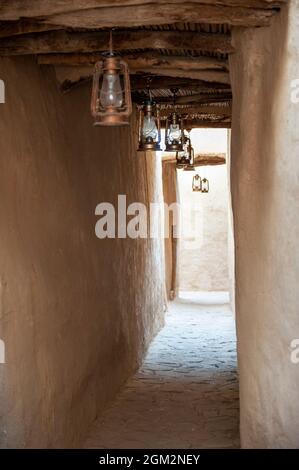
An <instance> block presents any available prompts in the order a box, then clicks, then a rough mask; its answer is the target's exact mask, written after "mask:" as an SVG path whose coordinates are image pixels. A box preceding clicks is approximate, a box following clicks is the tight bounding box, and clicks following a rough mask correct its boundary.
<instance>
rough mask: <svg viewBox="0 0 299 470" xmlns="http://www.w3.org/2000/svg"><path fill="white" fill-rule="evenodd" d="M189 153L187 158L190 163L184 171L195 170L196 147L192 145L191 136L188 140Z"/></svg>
mask: <svg viewBox="0 0 299 470" xmlns="http://www.w3.org/2000/svg"><path fill="white" fill-rule="evenodd" d="M187 155H188V159H187V160H188V163H187V165H186V166H185V167H184V171H195V167H194V148H193V147H192V144H191V138H190V136H189V137H188V142H187Z"/></svg>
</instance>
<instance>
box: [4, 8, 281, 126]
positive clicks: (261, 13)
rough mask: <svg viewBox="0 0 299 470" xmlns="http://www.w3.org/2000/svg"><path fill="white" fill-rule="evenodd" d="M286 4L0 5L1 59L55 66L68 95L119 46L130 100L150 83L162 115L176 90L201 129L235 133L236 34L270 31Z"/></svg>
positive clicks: (136, 98)
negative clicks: (232, 67)
mask: <svg viewBox="0 0 299 470" xmlns="http://www.w3.org/2000/svg"><path fill="white" fill-rule="evenodd" d="M283 3H286V0H215V1H213V0H193V1H188V2H184V1H180V0H168V1H158V0H156V1H151V0H72V1H63V0H35V1H34V0H33V1H30V0H6V1H1V0H0V55H2V56H22V55H27V56H28V55H34V56H35V57H36V60H37V61H38V63H39V64H40V66H50V65H52V66H54V67H55V70H56V75H57V79H58V81H59V83H60V87H61V89H62V91H64V92H66V91H69V90H71V89H72V88H73V87H74V86H78V84H80V83H82V82H85V81H86V80H89V79H90V78H91V75H92V71H93V65H94V63H95V62H96V61H97V60H98V59H99V56H100V55H101V53H103V52H105V51H107V50H108V48H109V30H110V29H111V28H115V30H114V33H113V45H114V50H115V51H116V53H117V54H119V55H121V56H123V57H124V58H125V60H126V61H127V62H128V65H129V68H130V73H131V84H132V96H133V100H134V101H135V102H141V101H142V100H143V99H144V97H145V96H146V84H147V81H148V77H150V86H151V89H152V94H153V96H154V97H155V99H156V101H157V102H159V103H160V105H161V108H162V115H163V110H165V111H164V113H165V112H166V110H167V109H168V108H169V107H170V106H171V102H172V92H171V89H173V88H178V90H179V91H178V99H177V103H178V107H179V108H180V109H181V112H182V113H183V114H184V115H186V117H187V118H188V119H192V121H193V123H194V125H196V126H197V127H200V126H203V127H230V122H231V100H232V94H231V87H230V79H229V66H228V56H229V54H231V53H233V51H234V49H233V47H232V45H231V29H232V28H233V27H235V26H241V27H260V26H267V25H269V23H270V21H271V18H272V16H273V15H274V14H276V13H277V12H278V11H279V9H280V7H281V5H282V4H283Z"/></svg>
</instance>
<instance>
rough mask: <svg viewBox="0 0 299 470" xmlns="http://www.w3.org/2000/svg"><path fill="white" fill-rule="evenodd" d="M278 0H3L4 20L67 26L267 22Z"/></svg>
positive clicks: (259, 24)
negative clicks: (36, 21)
mask: <svg viewBox="0 0 299 470" xmlns="http://www.w3.org/2000/svg"><path fill="white" fill-rule="evenodd" d="M281 3H284V2H279V1H278V0H275V1H267V0H264V1H262V0H253V1H251V2H250V1H247V2H246V3H245V2H242V1H241V0H230V1H229V0H227V1H225V0H222V1H221V0H218V1H217V4H215V1H212V0H190V1H188V2H184V1H180V0H167V1H160V2H157V1H153V0H123V1H120V0H117V1H115V0H112V1H108V0H104V1H103V0H86V1H85V0H73V1H72V2H63V1H61V0H60V1H59V0H54V1H53V0H39V1H35V2H32V1H30V0H3V1H2V2H1V10H0V20H5V19H6V20H17V19H19V18H22V17H27V18H41V19H43V20H44V21H45V22H47V23H51V24H56V25H60V26H63V27H77V28H111V27H134V26H136V25H139V26H147V25H161V24H171V23H177V22H193V23H214V24H215V23H227V24H231V25H237V26H264V25H267V24H268V23H269V20H270V18H271V16H272V15H273V10H272V8H273V7H277V6H279V5H280V4H281Z"/></svg>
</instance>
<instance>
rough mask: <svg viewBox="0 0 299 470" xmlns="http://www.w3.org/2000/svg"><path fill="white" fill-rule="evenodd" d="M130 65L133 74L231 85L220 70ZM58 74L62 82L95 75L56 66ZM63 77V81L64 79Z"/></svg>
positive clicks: (83, 69)
mask: <svg viewBox="0 0 299 470" xmlns="http://www.w3.org/2000/svg"><path fill="white" fill-rule="evenodd" d="M127 62H128V64H129V69H130V72H131V73H137V72H140V73H141V72H142V73H152V74H157V75H158V74H159V75H165V76H167V77H174V78H191V79H194V80H202V81H205V82H212V83H219V84H224V85H229V84H230V78H229V73H228V72H223V71H220V70H200V69H199V70H191V69H189V70H188V69H177V68H175V67H173V68H169V67H162V66H160V67H144V66H143V65H142V64H139V63H138V61H136V62H135V61H132V62H130V61H127ZM55 69H56V74H57V75H59V77H60V78H61V81H62V82H63V81H64V80H70V81H78V80H79V79H82V78H86V79H87V78H89V77H91V76H92V74H93V67H91V66H84V67H73V66H56V67H55ZM62 77H63V79H62Z"/></svg>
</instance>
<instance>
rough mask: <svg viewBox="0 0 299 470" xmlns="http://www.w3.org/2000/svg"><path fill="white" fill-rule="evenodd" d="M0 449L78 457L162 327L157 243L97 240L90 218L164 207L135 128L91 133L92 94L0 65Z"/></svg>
mask: <svg viewBox="0 0 299 470" xmlns="http://www.w3.org/2000/svg"><path fill="white" fill-rule="evenodd" d="M0 71H1V72H0V74H1V78H2V79H3V80H4V81H5V83H6V104H5V105H1V108H0V111H1V119H0V135H1V139H0V156H1V159H0V165H1V167H0V188H1V204H0V236H1V241H0V269H1V273H0V274H1V296H0V300H1V304H0V305H1V311H0V313H1V332H0V337H2V338H3V339H4V340H5V343H6V360H7V363H6V365H5V366H3V365H2V366H0V367H1V375H2V378H1V383H2V397H1V401H0V404H1V405H0V406H1V446H2V447H64V446H76V445H78V442H80V441H81V438H82V436H83V435H84V434H85V430H86V428H87V426H88V425H89V424H90V422H92V421H93V420H94V419H95V418H96V416H97V415H98V413H99V412H100V411H101V410H102V409H103V407H104V406H105V405H106V404H107V402H108V401H109V400H111V399H112V398H113V397H114V395H115V393H116V391H117V390H118V389H119V387H120V386H121V384H122V383H123V382H124V381H125V380H126V379H127V378H128V376H129V375H130V374H131V373H132V372H133V371H134V370H135V369H136V368H137V366H138V365H139V364H140V362H141V359H142V358H143V354H144V352H145V350H146V348H147V346H148V344H149V342H150V340H151V338H152V337H153V335H154V334H155V333H156V332H157V330H158V329H159V328H160V326H161V324H162V322H163V320H162V310H163V282H162V281H163V277H162V262H161V255H162V246H161V245H162V244H161V242H160V241H158V240H145V239H143V240H141V239H139V240H132V239H117V240H112V239H110V240H108V239H105V240H99V239H98V238H96V236H95V223H96V220H97V217H96V216H95V214H94V212H95V207H96V205H97V204H98V203H99V202H103V201H107V202H111V203H114V204H116V203H117V194H126V195H127V201H128V203H130V202H133V201H140V202H144V203H148V202H149V200H150V199H154V200H158V199H159V198H160V197H161V194H162V188H161V183H159V184H155V181H156V179H158V181H159V180H161V163H159V162H158V161H157V160H156V159H155V157H154V156H152V155H148V156H145V155H144V154H139V155H138V156H137V154H136V152H135V150H134V149H135V135H133V131H132V130H131V129H132V128H133V129H134V126H131V128H122V129H109V128H105V129H99V128H94V127H93V126H92V122H91V118H90V115H89V100H90V89H89V86H86V87H85V86H83V87H82V88H78V89H76V90H74V91H73V92H72V93H70V94H68V95H61V94H60V92H59V91H58V89H57V87H56V83H55V80H54V75H53V73H52V69H51V68H47V67H45V68H38V66H37V65H36V64H35V63H34V62H33V61H32V60H31V59H25V60H24V59H16V60H13V61H12V60H1V62H0Z"/></svg>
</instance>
